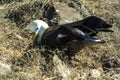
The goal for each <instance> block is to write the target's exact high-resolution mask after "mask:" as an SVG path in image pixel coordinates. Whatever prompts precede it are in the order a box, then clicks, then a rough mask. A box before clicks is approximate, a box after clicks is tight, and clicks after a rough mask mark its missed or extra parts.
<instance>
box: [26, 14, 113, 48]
mask: <svg viewBox="0 0 120 80" xmlns="http://www.w3.org/2000/svg"><path fill="white" fill-rule="evenodd" d="M111 27H112V25H110V24H108V23H106V22H105V21H104V20H102V19H100V18H98V17H95V16H90V17H87V18H85V19H83V20H80V21H77V22H73V23H68V24H63V25H56V26H55V27H54V28H53V29H52V30H49V29H50V27H49V25H48V24H47V23H46V22H44V21H42V20H34V21H32V22H31V23H30V24H29V25H28V26H27V29H30V30H31V31H32V32H33V33H34V36H33V39H34V40H33V41H34V42H35V43H37V44H41V45H47V46H51V47H59V46H62V45H64V44H66V43H68V42H70V41H72V40H78V41H82V42H95V43H104V42H105V41H104V40H101V39H97V38H94V36H96V34H97V33H98V32H101V31H103V32H112V30H109V29H108V28H111Z"/></svg>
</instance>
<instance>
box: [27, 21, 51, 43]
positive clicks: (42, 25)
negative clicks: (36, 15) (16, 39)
mask: <svg viewBox="0 0 120 80" xmlns="http://www.w3.org/2000/svg"><path fill="white" fill-rule="evenodd" d="M48 28H49V26H48V24H47V23H46V22H44V21H42V20H34V21H32V22H31V23H30V24H29V25H28V26H27V29H30V30H31V31H32V32H33V33H34V35H33V42H35V41H36V40H37V42H38V43H40V42H41V38H42V35H43V33H44V32H45V31H46V30H47V29H48Z"/></svg>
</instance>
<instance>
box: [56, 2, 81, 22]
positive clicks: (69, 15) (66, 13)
mask: <svg viewBox="0 0 120 80" xmlns="http://www.w3.org/2000/svg"><path fill="white" fill-rule="evenodd" d="M54 7H55V9H56V10H58V14H59V15H60V21H59V23H60V24H64V23H66V21H67V22H71V21H72V22H73V21H77V20H81V19H82V18H83V17H82V15H80V13H79V11H77V10H76V9H75V8H71V7H69V6H68V5H67V4H65V3H58V2H54Z"/></svg>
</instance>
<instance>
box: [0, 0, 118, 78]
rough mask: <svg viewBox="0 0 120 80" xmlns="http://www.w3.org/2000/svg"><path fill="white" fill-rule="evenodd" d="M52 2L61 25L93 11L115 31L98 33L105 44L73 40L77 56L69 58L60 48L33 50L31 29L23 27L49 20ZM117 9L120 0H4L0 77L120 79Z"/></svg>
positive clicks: (0, 19)
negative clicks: (75, 41)
mask: <svg viewBox="0 0 120 80" xmlns="http://www.w3.org/2000/svg"><path fill="white" fill-rule="evenodd" d="M53 5H54V6H55V7H56V9H58V10H59V16H60V17H61V18H60V19H59V20H58V24H62V23H66V22H68V21H76V20H81V19H83V18H85V17H87V16H91V15H94V16H98V17H101V18H102V19H104V20H105V21H107V22H108V23H110V24H112V25H113V28H112V30H114V32H113V33H111V32H109V33H100V34H99V35H98V36H99V37H100V38H101V39H104V40H105V41H106V43H104V44H85V46H82V44H81V43H79V42H77V43H74V44H71V47H70V50H71V53H70V54H75V55H74V56H72V57H71V59H69V58H68V56H67V55H66V54H65V53H64V51H60V50H58V49H56V50H46V49H45V48H44V46H39V47H35V48H33V47H32V36H31V32H30V31H29V30H26V29H25V27H26V26H27V25H28V24H29V23H30V22H31V21H33V20H35V19H42V20H44V21H46V22H49V19H47V18H45V17H44V14H45V13H46V11H47V10H48V9H49V8H50V7H52V6H53ZM119 8H120V0H115V1H113V0H66V1H62V0H34V1H31V0H9V1H8V0H2V1H0V46H1V47H0V79H1V80H8V79H11V80H119V79H120V34H119V32H120V9H119ZM66 10H68V11H66ZM53 24H54V22H53ZM51 26H52V25H51ZM78 44H79V45H78ZM81 46H82V48H81Z"/></svg>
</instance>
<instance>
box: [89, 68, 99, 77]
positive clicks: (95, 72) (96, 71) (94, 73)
mask: <svg viewBox="0 0 120 80" xmlns="http://www.w3.org/2000/svg"><path fill="white" fill-rule="evenodd" d="M100 76H101V72H100V71H99V70H97V69H92V70H91V71H90V77H93V78H99V77H100Z"/></svg>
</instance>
